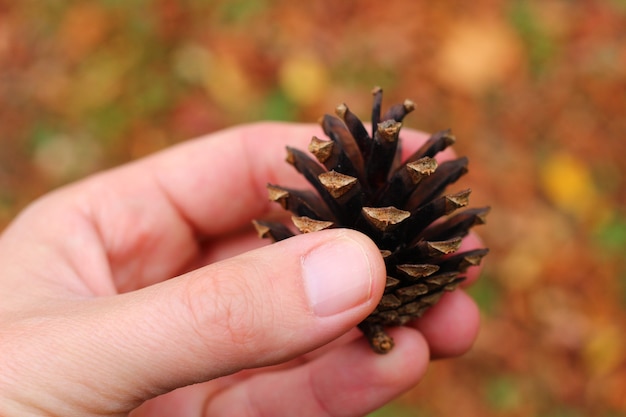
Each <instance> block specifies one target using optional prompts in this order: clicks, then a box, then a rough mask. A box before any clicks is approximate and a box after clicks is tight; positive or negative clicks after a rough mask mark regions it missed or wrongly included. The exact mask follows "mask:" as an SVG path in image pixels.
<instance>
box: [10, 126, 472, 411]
mask: <svg viewBox="0 0 626 417" xmlns="http://www.w3.org/2000/svg"><path fill="white" fill-rule="evenodd" d="M318 130H319V127H317V126H313V125H290V124H278V123H263V124H255V125H249V126H242V127H237V128H233V129H229V130H225V131H222V132H218V133H215V134H212V135H209V136H207V137H205V138H200V139H198V140H193V141H189V142H186V143H183V144H181V145H178V146H175V147H173V148H171V149H168V150H166V151H163V152H161V153H158V154H155V155H153V156H151V157H148V158H145V159H143V160H140V161H137V162H134V163H131V164H128V165H125V166H122V167H120V168H117V169H114V170H111V171H108V172H105V173H102V174H98V175H94V176H92V177H89V178H87V179H85V180H83V181H81V182H78V183H75V184H72V185H69V186H67V187H64V188H62V189H59V190H57V191H54V192H52V193H50V194H48V195H46V196H44V197H42V198H40V199H39V200H37V201H36V202H34V203H33V204H32V205H31V206H30V207H28V208H27V209H26V210H24V211H23V212H22V213H21V215H20V216H18V218H17V219H15V221H14V222H13V223H12V224H11V225H9V227H8V228H7V229H6V230H5V231H4V232H3V234H2V235H0V294H2V303H1V304H0V369H1V370H2V371H1V372H0V415H2V416H6V417H10V416H24V415H34V416H36V415H63V416H73V415H76V416H78V415H80V416H95V415H98V416H104V415H108V416H121V415H128V414H129V413H132V415H133V416H157V415H177V416H181V417H185V416H198V415H207V416H209V415H210V416H222V415H233V416H242V415H268V416H281V415H299V416H339V415H341V416H359V415H363V414H366V413H368V412H369V411H372V410H374V409H376V408H378V407H380V406H381V405H383V404H385V403H386V402H388V401H390V400H391V399H393V398H394V397H396V396H397V395H399V394H400V393H402V392H403V391H405V390H407V389H408V388H410V387H412V386H413V385H415V384H416V383H417V382H418V381H419V380H420V378H421V377H422V375H423V373H424V371H425V369H426V367H427V364H428V361H429V358H431V357H447V356H453V355H458V354H461V353H463V352H464V351H466V350H467V349H468V348H469V347H470V346H471V344H472V342H473V340H474V338H475V336H476V333H477V329H478V312H477V309H476V306H475V304H474V303H473V302H472V301H471V300H470V299H469V297H468V296H467V295H466V294H465V293H464V292H463V291H462V290H457V291H454V292H452V293H448V294H446V295H445V296H444V298H443V299H442V300H441V301H440V302H439V303H438V304H437V305H436V306H435V307H434V308H432V309H431V310H429V311H428V312H427V313H426V315H425V316H424V317H422V318H421V319H419V320H417V321H416V322H415V324H414V325H412V326H410V327H409V326H407V327H402V328H395V329H392V330H391V331H390V333H391V335H392V336H393V337H394V339H395V341H396V347H395V348H394V349H393V350H392V351H391V352H390V353H388V354H386V355H378V354H375V353H373V352H372V351H371V350H370V348H369V346H368V343H367V341H366V340H365V339H364V338H363V337H362V336H361V335H360V333H359V332H358V331H356V330H354V327H355V326H356V324H357V323H359V322H360V321H361V320H362V319H364V318H365V317H366V316H367V315H368V314H369V313H370V312H371V311H372V310H373V309H374V307H375V306H376V304H377V303H378V301H379V299H380V297H381V296H382V292H383V287H384V283H385V267H384V262H383V260H382V257H381V256H380V253H379V251H378V249H377V248H376V246H375V245H374V244H373V242H371V241H370V240H369V239H368V238H367V237H365V236H364V235H361V234H359V233H357V232H354V231H349V230H326V231H323V232H318V233H312V234H307V235H300V236H296V237H294V238H291V239H287V240H285V241H281V242H278V243H276V244H272V245H266V246H263V245H265V244H266V242H263V241H261V240H260V239H258V237H257V236H256V235H255V234H254V232H252V231H251V227H250V220H251V219H253V218H261V217H264V216H267V215H268V213H269V212H271V211H273V210H276V208H275V207H274V204H273V203H270V202H268V201H267V198H266V189H265V185H266V183H267V182H272V183H279V184H289V185H290V186H291V185H294V184H298V182H301V181H303V180H302V178H301V177H300V176H299V175H298V174H297V173H296V172H295V170H294V169H293V168H292V167H290V166H289V165H288V164H286V163H284V162H283V159H284V155H285V150H284V147H285V145H287V144H289V145H292V146H294V147H300V148H306V144H307V143H308V140H309V139H310V137H311V136H312V135H313V134H317V135H319V134H320V132H319V131H318ZM424 139H425V136H424V135H422V134H420V133H417V132H414V131H410V130H408V129H405V130H403V144H404V146H405V148H406V149H405V152H407V153H409V152H410V151H411V150H412V149H415V148H417V147H418V146H419V144H420V143H421V142H423V140H424ZM448 157H449V155H448ZM463 245H464V249H470V248H475V247H477V246H479V242H478V239H477V237H476V236H475V235H473V234H470V236H468V237H467V238H466V239H465V240H464V243H463ZM477 275H478V270H477V268H471V269H470V270H469V271H468V280H467V283H471V282H472V281H473V280H475V279H476V277H477ZM172 277H174V278H172ZM169 278H171V279H169ZM192 384H194V385H192ZM181 387H182V388H181ZM178 388H180V389H178ZM133 410H134V411H133Z"/></svg>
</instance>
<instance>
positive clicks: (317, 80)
mask: <svg viewBox="0 0 626 417" xmlns="http://www.w3.org/2000/svg"><path fill="white" fill-rule="evenodd" d="M279 82H280V86H281V87H282V89H283V91H284V93H285V94H286V95H287V97H289V98H290V99H291V100H293V101H294V102H295V103H296V104H298V105H302V106H306V105H310V104H313V103H315V102H317V101H319V100H320V99H321V98H322V96H323V95H324V93H325V92H326V87H327V84H328V71H327V69H326V67H325V66H324V64H323V63H322V62H321V61H320V60H319V59H318V58H317V57H315V56H313V55H310V54H300V55H294V56H290V57H288V58H287V59H286V60H285V61H284V62H283V64H282V66H281V68H280V73H279Z"/></svg>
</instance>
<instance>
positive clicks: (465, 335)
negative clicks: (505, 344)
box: [412, 289, 480, 358]
mask: <svg viewBox="0 0 626 417" xmlns="http://www.w3.org/2000/svg"><path fill="white" fill-rule="evenodd" d="M479 325H480V315H479V312H478V307H477V306H476V303H474V301H473V300H472V299H471V298H470V297H469V296H468V295H467V294H466V293H465V292H464V291H463V290H461V289H458V290H456V291H453V292H450V293H446V294H445V295H444V296H443V297H442V298H441V300H439V302H438V303H437V304H436V305H435V306H433V307H432V308H431V309H430V310H428V311H427V312H426V314H424V316H423V317H420V318H419V319H417V320H416V321H415V322H414V323H413V325H412V326H413V327H415V328H416V329H417V330H419V331H420V332H421V333H422V334H423V335H424V338H426V340H427V341H428V346H430V350H431V352H432V357H433V358H446V357H452V356H459V355H462V354H463V353H465V352H467V351H468V350H469V349H470V348H471V347H472V345H473V344H474V341H475V340H476V337H477V336H478V330H479Z"/></svg>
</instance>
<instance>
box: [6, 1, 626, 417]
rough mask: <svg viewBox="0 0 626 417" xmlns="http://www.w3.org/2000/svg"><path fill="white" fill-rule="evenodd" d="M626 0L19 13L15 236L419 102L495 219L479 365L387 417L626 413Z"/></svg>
mask: <svg viewBox="0 0 626 417" xmlns="http://www.w3.org/2000/svg"><path fill="white" fill-rule="evenodd" d="M625 28H626V3H625V2H624V1H623V0H610V1H609V0H607V1H600V0H590V1H584V2H583V1H580V2H574V1H565V0H549V1H543V2H526V1H522V0H510V1H504V0H500V1H498V0H495V1H487V0H480V1H476V2H460V1H451V2H434V1H432V2H428V1H401V0H387V1H385V2H375V1H371V0H362V1H356V0H354V1H353V0H349V1H329V0H323V1H316V2H288V1H284V0H274V1H270V0H264V1H254V0H236V1H227V0H214V1H202V0H181V1H175V0H136V1H124V2H122V1H120V2H116V1H110V0H97V1H90V2H81V1H68V2H59V1H55V2H52V1H39V2H35V1H27V0H19V1H17V0H0V227H2V226H4V225H5V224H6V223H7V222H8V221H9V220H10V219H11V218H12V217H13V216H14V215H15V214H16V213H17V212H18V211H19V210H20V209H21V208H22V207H24V205H25V204H27V203H28V202H29V201H31V200H32V199H33V198H35V197H36V196H38V195H40V194H41V193H43V192H45V191H47V190H49V189H51V188H53V187H56V186H59V185H61V184H63V183H66V182H69V181H71V180H74V179H76V178H79V177H81V176H84V175H87V174H89V173H91V172H94V171H97V170H100V169H104V168H107V167H110V166H114V165H117V164H119V163H122V162H125V161H128V160H132V159H135V158H138V157H141V156H143V155H146V154H148V153H150V152H153V151H156V150H158V149H162V148H164V147H166V146H168V145H171V144H174V143H176V142H179V141H182V140H185V139H188V138H190V137H193V136H195V135H200V134H203V133H206V132H210V131H214V130H217V129H220V128H224V127H227V126H231V125H233V124H237V123H243V122H250V121H255V120H262V119H275V120H291V121H305V122H314V121H316V120H317V119H318V118H319V116H320V115H322V114H323V113H325V112H327V111H328V109H333V108H334V107H335V106H336V105H337V104H339V103H340V102H347V103H350V106H351V110H352V111H353V112H354V113H355V114H358V115H360V116H363V117H367V115H368V114H369V109H368V107H369V106H370V99H371V98H370V97H369V96H368V95H367V94H366V93H364V92H367V91H369V90H371V88H372V87H373V86H375V85H380V86H382V87H383V88H384V90H385V102H386V104H391V103H396V102H402V100H403V99H405V98H410V99H412V100H413V101H414V102H415V103H416V110H415V112H414V113H413V115H412V117H411V118H410V120H407V126H409V127H412V128H417V129H421V130H426V131H438V130H442V129H446V128H452V129H453V133H454V134H455V136H456V137H457V138H458V139H459V140H458V142H457V145H456V146H455V148H456V150H457V152H458V153H460V154H462V155H467V156H468V157H469V159H470V161H471V163H470V166H469V174H468V175H467V177H465V178H464V182H463V186H471V188H472V197H471V198H472V205H475V206H483V205H490V206H492V213H491V214H490V217H489V224H488V225H487V226H484V227H482V228H481V230H480V232H481V234H482V236H483V237H484V240H485V241H486V246H488V247H489V248H490V249H491V254H490V256H489V258H488V259H487V261H486V267H485V273H484V276H483V277H482V279H481V280H480V282H479V283H478V284H476V285H475V286H474V288H473V289H472V290H471V292H472V294H473V296H474V297H475V298H476V300H477V301H478V302H479V305H480V307H481V310H482V314H483V324H482V331H481V334H480V337H479V339H478V342H477V344H476V346H475V347H474V349H473V350H472V351H471V352H470V353H469V354H467V355H465V356H464V357H462V358H460V359H455V360H448V361H442V362H435V363H434V364H433V366H432V367H431V369H430V371H429V373H428V375H427V377H426V379H425V381H423V383H422V384H421V385H420V386H418V387H416V388H415V389H414V390H412V391H411V392H409V393H407V394H406V395H405V396H404V397H402V398H401V399H399V400H398V401H397V402H396V403H394V404H393V405H391V406H389V407H387V408H386V409H384V410H382V411H380V412H379V413H377V414H376V415H378V416H384V415H394V416H400V417H402V416H433V417H435V416H451V415H460V416H464V417H472V416H476V417H478V416H480V417H485V416H486V417H488V416H546V417H552V416H563V417H566V416H567V417H570V416H571V417H577V416H581V417H582V416H601V417H603V416H606V417H609V416H619V415H626V395H624V393H626V336H625V334H626V281H625V280H626V260H625V257H624V251H625V248H626V213H625V211H624V207H625V205H626V187H625V181H626V179H625V174H626V168H624V166H625V165H624V162H623V159H624V155H626V141H625V138H626V114H625V111H626V29H625Z"/></svg>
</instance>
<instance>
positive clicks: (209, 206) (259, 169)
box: [137, 123, 427, 235]
mask: <svg viewBox="0 0 626 417" xmlns="http://www.w3.org/2000/svg"><path fill="white" fill-rule="evenodd" d="M313 135H318V136H322V131H321V128H320V127H319V126H318V125H291V124H284V123H261V124H255V125H248V126H242V127H238V128H234V129H229V130H225V131H222V132H219V133H216V134H213V135H211V136H210V139H209V137H207V138H204V139H200V140H197V141H191V142H188V143H186V144H183V145H181V146H179V147H176V148H174V149H172V150H170V151H166V152H163V153H161V154H159V155H156V156H155V157H154V158H152V159H150V160H147V161H146V163H145V164H139V165H138V166H137V169H138V170H144V171H149V173H150V175H155V176H156V178H157V181H158V183H159V184H160V186H161V187H162V190H163V192H165V193H166V194H167V196H168V197H169V198H170V199H171V201H172V204H174V205H175V206H176V207H177V209H178V210H179V212H180V213H181V215H182V216H183V217H184V218H186V219H188V221H190V222H191V223H192V224H193V225H194V226H195V228H196V229H197V230H200V231H202V232H203V233H204V234H206V235H217V234H221V233H224V232H226V231H230V230H233V229H234V228H238V227H240V226H241V224H242V223H244V222H248V221H249V220H250V219H252V218H254V217H257V216H260V215H262V214H263V213H264V212H266V211H267V210H268V207H270V206H271V207H274V205H271V203H269V202H268V199H267V190H266V185H267V183H268V182H269V183H274V184H281V185H285V186H289V187H295V188H297V187H300V186H304V185H305V181H304V178H303V177H302V176H301V175H299V174H298V173H297V172H296V170H295V169H294V168H293V167H292V166H290V165H289V164H288V163H286V162H285V157H286V151H285V147H286V146H287V145H288V146H292V147H296V148H299V149H307V147H308V143H309V142H310V140H311V137H312V136H313ZM426 137H427V136H426V135H425V134H423V133H419V132H416V131H413V130H410V129H406V130H403V140H404V142H405V145H406V146H405V147H406V148H407V149H408V150H411V149H416V148H417V147H418V146H419V145H420V144H422V143H423V142H424V141H425V140H426ZM216 202H225V203H226V202H227V203H228V204H216Z"/></svg>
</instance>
